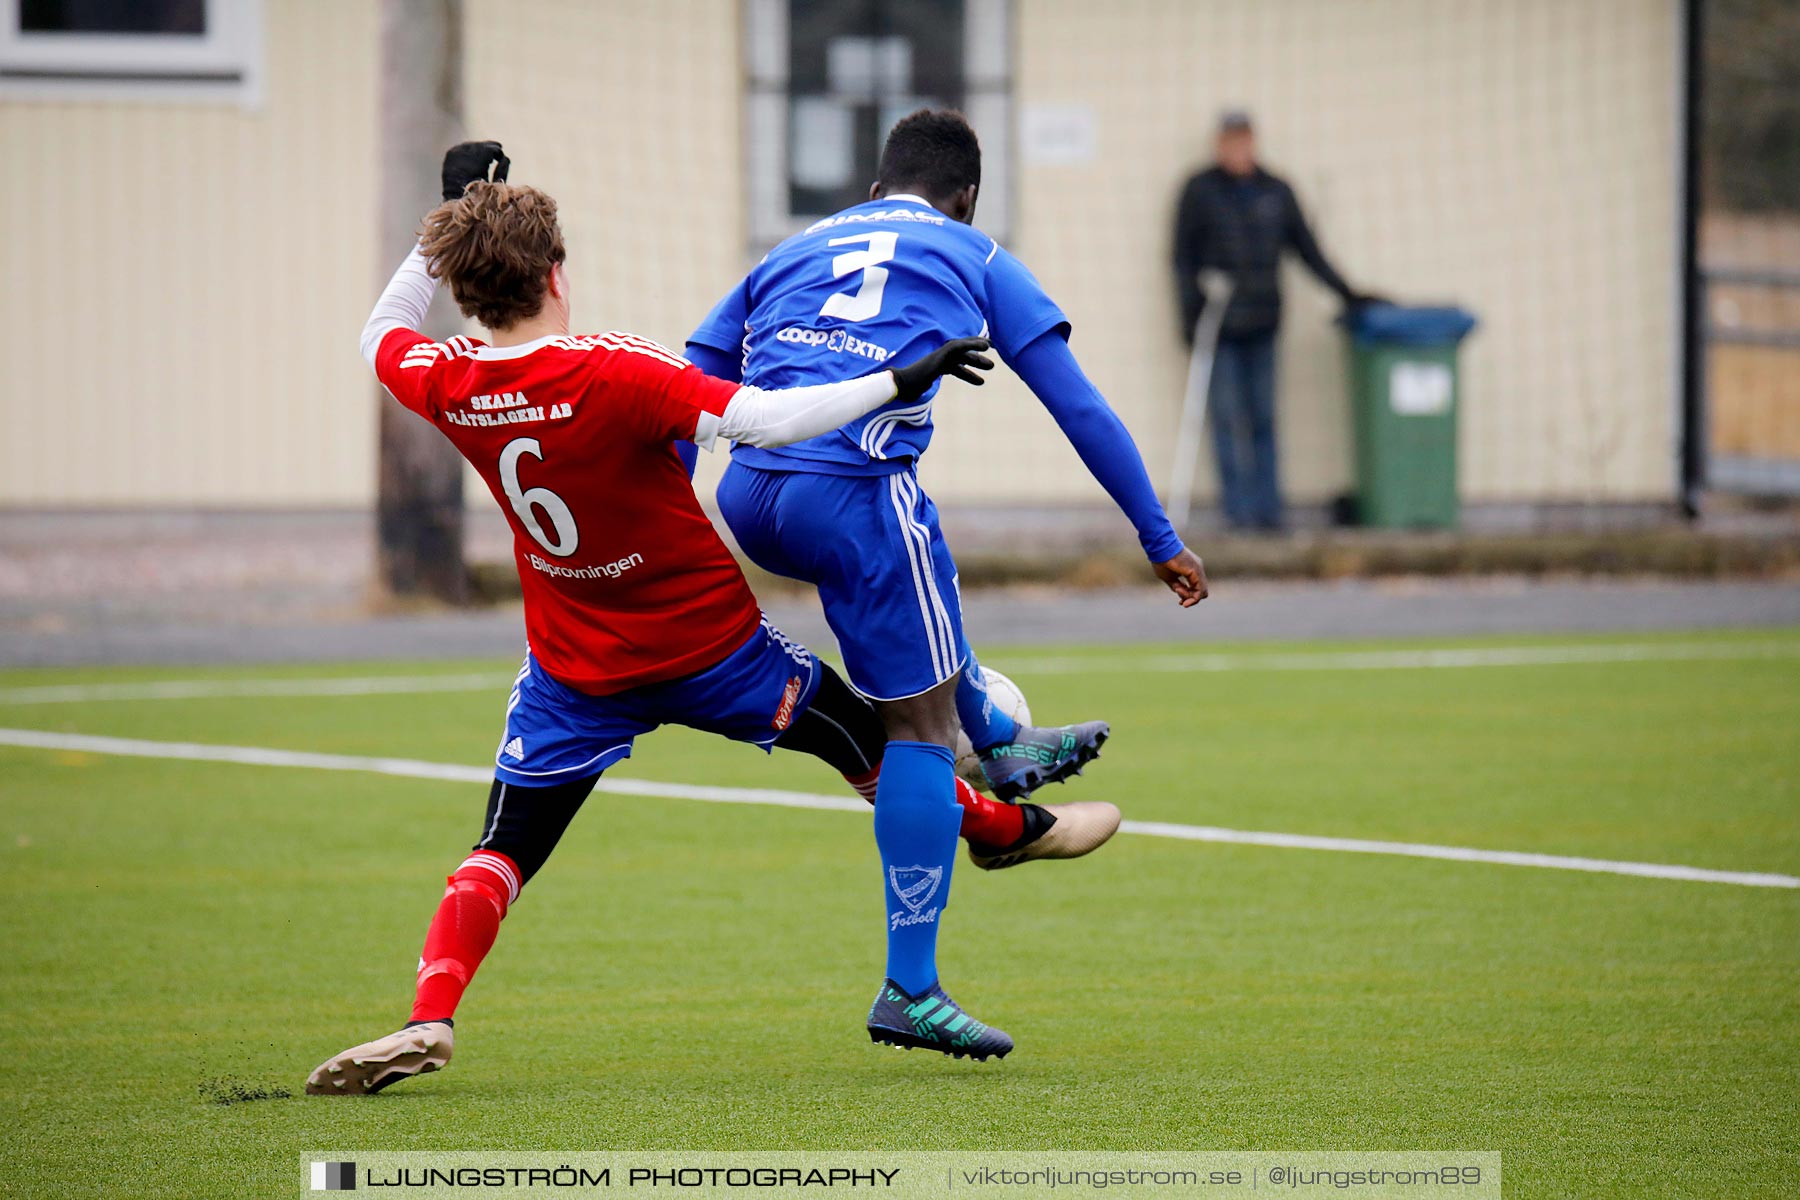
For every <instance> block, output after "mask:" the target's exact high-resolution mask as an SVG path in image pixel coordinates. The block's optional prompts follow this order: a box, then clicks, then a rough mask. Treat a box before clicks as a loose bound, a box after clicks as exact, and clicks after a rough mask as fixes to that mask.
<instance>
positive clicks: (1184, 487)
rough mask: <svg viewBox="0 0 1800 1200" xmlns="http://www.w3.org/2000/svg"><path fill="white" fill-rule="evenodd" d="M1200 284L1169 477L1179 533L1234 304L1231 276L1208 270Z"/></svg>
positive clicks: (1190, 504) (1185, 516)
mask: <svg viewBox="0 0 1800 1200" xmlns="http://www.w3.org/2000/svg"><path fill="white" fill-rule="evenodd" d="M1199 284H1200V294H1201V295H1202V296H1204V297H1206V303H1205V305H1204V306H1202V308H1201V309H1200V319H1199V320H1197V321H1195V322H1194V352H1193V354H1192V355H1190V356H1189V358H1188V376H1187V394H1186V395H1185V396H1183V397H1182V400H1181V421H1180V423H1179V424H1178V425H1177V426H1176V427H1175V466H1174V469H1173V470H1172V471H1171V472H1170V473H1169V520H1171V521H1173V522H1174V523H1175V528H1176V529H1177V530H1181V529H1184V528H1186V527H1187V520H1188V509H1190V508H1192V507H1193V503H1194V466H1195V464H1196V462H1197V461H1198V460H1199V458H1200V434H1201V432H1202V430H1204V429H1205V427H1206V394H1207V391H1208V390H1209V388H1210V387H1211V385H1212V372H1213V358H1214V356H1215V351H1217V349H1218V346H1219V327H1220V325H1222V324H1223V323H1224V321H1225V306H1226V305H1227V304H1229V303H1230V302H1231V276H1229V275H1227V274H1226V273H1225V272H1223V271H1220V270H1217V269H1215V268H1212V267H1208V268H1207V269H1206V270H1204V271H1202V272H1200V275H1199Z"/></svg>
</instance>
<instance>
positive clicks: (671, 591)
mask: <svg viewBox="0 0 1800 1200" xmlns="http://www.w3.org/2000/svg"><path fill="white" fill-rule="evenodd" d="M375 374H376V377H377V378H379V379H380V380H381V382H382V383H383V384H384V385H385V386H386V387H387V389H388V391H390V392H392V393H393V394H394V397H395V399H397V400H399V401H400V403H402V404H404V405H405V406H406V407H407V408H410V409H412V410H413V411H414V412H416V413H418V414H419V415H420V416H422V417H425V418H426V419H427V420H429V421H431V422H432V423H433V424H434V425H436V426H437V427H438V428H439V429H441V430H443V432H444V435H445V436H446V437H448V438H449V439H450V441H451V442H452V443H454V444H455V446H456V448H457V449H458V450H459V451H461V452H462V455H463V457H464V458H466V459H468V460H469V462H471V463H472V464H474V466H475V469H476V470H477V471H479V472H480V473H481V478H482V480H483V481H484V482H486V484H487V485H488V490H489V491H491V492H492V493H493V494H494V499H495V500H496V501H498V502H499V504H500V507H501V509H502V511H504V512H505V513H506V519H507V521H508V522H510V523H511V525H512V530H513V556H514V558H515V559H516V560H517V562H518V567H519V582H520V584H521V585H522V586H523V588H524V593H525V631H526V635H527V637H528V638H529V640H530V644H531V650H532V653H533V654H535V655H536V656H537V659H538V662H539V663H541V664H542V665H543V668H544V669H545V670H546V671H548V672H549V673H550V675H551V676H552V677H554V678H555V679H558V680H560V681H561V682H563V683H566V684H568V685H569V686H570V687H572V688H576V689H578V690H580V691H584V692H588V693H591V694H594V695H606V694H608V693H610V692H617V691H622V690H624V689H625V688H629V687H635V686H637V685H639V684H645V683H655V682H657V681H659V680H664V679H673V678H675V677H676V676H679V675H687V674H690V673H692V672H694V671H698V670H702V669H704V668H706V667H709V666H711V665H712V664H714V663H716V662H718V661H719V660H720V659H723V658H724V657H725V656H726V655H728V654H730V653H731V652H732V651H733V650H735V649H737V648H738V646H740V645H742V644H743V643H744V641H745V640H746V639H748V638H749V637H750V635H751V634H752V633H753V632H755V630H756V627H757V624H758V622H759V620H760V619H761V614H760V610H759V609H758V607H757V603H756V597H755V596H753V595H752V594H751V592H750V585H749V584H748V583H746V582H745V581H744V575H743V572H742V571H740V570H739V569H738V565H737V561H736V560H735V559H733V558H732V557H731V552H730V551H728V550H727V549H726V548H725V544H724V543H723V542H722V541H720V540H719V535H718V533H717V532H716V531H715V530H714V529H713V525H712V522H711V521H709V520H708V519H707V517H706V514H705V513H704V512H703V511H702V510H701V508H700V502H699V501H698V500H697V499H696V498H695V496H694V488H693V484H692V482H691V481H690V480H689V479H688V474H687V470H686V469H685V468H684V467H683V466H682V463H681V460H680V458H679V457H677V455H676V453H675V449H674V446H673V444H672V443H674V442H675V441H677V440H681V439H687V438H692V437H693V436H694V433H695V427H696V425H697V423H698V421H699V418H700V414H701V413H702V412H709V413H713V414H715V415H718V414H722V413H723V412H724V411H725V406H726V404H727V403H728V402H729V401H730V400H731V397H732V395H733V394H734V393H735V392H736V391H737V385H736V384H732V383H726V382H724V381H722V380H718V379H713V378H711V377H709V376H708V375H706V374H705V373H703V372H702V371H701V370H700V369H699V368H697V367H695V366H693V365H692V364H691V363H689V362H688V361H687V360H686V359H684V358H682V357H680V356H679V355H677V354H675V353H673V352H671V351H669V350H665V349H664V348H663V347H661V346H659V345H657V344H656V343H655V342H651V341H646V340H644V339H643V338H636V337H632V336H630V335H629V334H623V333H603V334H599V335H597V336H592V337H572V336H564V337H550V338H542V339H539V340H538V341H535V342H527V343H525V344H524V345H520V346H505V347H497V346H489V345H486V344H484V343H482V342H479V341H476V340H475V339H473V338H466V337H453V338H451V339H449V340H448V341H446V342H433V341H431V340H430V339H429V338H427V337H425V336H424V335H423V334H420V333H416V332H414V331H413V330H410V329H394V330H390V331H389V332H388V334H387V336H385V337H384V338H382V340H381V348H380V351H379V352H378V353H377V354H376V357H375Z"/></svg>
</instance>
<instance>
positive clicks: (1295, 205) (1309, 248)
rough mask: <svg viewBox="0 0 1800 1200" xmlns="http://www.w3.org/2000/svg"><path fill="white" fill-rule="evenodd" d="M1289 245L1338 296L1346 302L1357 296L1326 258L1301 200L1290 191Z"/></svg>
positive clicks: (1321, 281)
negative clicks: (1308, 221) (1301, 207)
mask: <svg viewBox="0 0 1800 1200" xmlns="http://www.w3.org/2000/svg"><path fill="white" fill-rule="evenodd" d="M1287 240H1288V245H1290V246H1292V247H1293V248H1294V253H1295V254H1298V255H1299V256H1300V261H1301V262H1303V263H1305V264H1306V269H1307V270H1309V271H1311V272H1312V273H1313V275H1314V276H1316V277H1317V278H1318V280H1319V282H1320V283H1322V284H1324V285H1325V286H1326V287H1328V288H1330V289H1331V290H1332V291H1334V292H1336V293H1337V294H1338V298H1339V299H1341V300H1343V301H1344V302H1345V303H1346V304H1348V303H1350V302H1352V301H1353V300H1354V299H1355V298H1356V293H1355V292H1354V291H1353V290H1352V289H1351V287H1350V285H1349V284H1348V283H1345V282H1344V277H1343V276H1342V275H1339V274H1338V273H1337V268H1336V267H1334V266H1332V265H1331V263H1330V262H1329V261H1328V260H1327V259H1326V257H1325V252H1324V251H1323V250H1321V249H1319V241H1318V239H1317V238H1315V237H1313V231H1312V226H1310V225H1308V224H1307V223H1306V214H1305V213H1303V212H1301V211H1300V201H1299V200H1298V199H1297V198H1295V196H1294V193H1293V192H1292V191H1291V190H1290V191H1289V192H1288V238H1287Z"/></svg>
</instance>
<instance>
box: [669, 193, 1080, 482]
mask: <svg viewBox="0 0 1800 1200" xmlns="http://www.w3.org/2000/svg"><path fill="white" fill-rule="evenodd" d="M1067 327H1068V319H1067V318H1066V317H1064V316H1063V313H1062V310H1061V309H1059V308H1057V306H1056V305H1055V303H1053V302H1052V301H1051V299H1050V297H1049V296H1047V295H1045V294H1044V289H1043V288H1042V287H1040V286H1039V284H1038V281H1037V280H1036V279H1034V278H1032V276H1031V272H1030V271H1027V270H1026V269H1025V265H1024V264H1023V263H1021V262H1020V261H1019V260H1018V259H1016V258H1014V257H1013V256H1012V255H1011V254H1008V253H1007V252H1006V251H1005V250H1002V249H1001V248H1000V246H999V245H998V243H996V242H995V241H994V239H993V238H990V237H989V236H987V234H985V233H982V232H981V231H980V230H978V229H975V228H973V227H971V226H968V225H964V224H962V223H961V222H959V221H954V220H952V219H951V218H949V217H947V216H945V215H944V214H943V213H941V212H939V211H938V210H937V209H935V208H933V207H931V205H929V204H927V203H926V202H925V201H923V200H921V199H919V198H918V197H916V196H889V197H886V198H884V199H881V200H871V201H869V202H868V203H866V204H858V205H856V206H855V207H854V208H847V209H845V210H844V211H843V212H840V213H838V214H837V215H836V216H833V217H827V218H825V219H824V220H822V221H820V222H818V223H817V224H815V225H813V226H812V227H811V228H809V229H807V230H805V231H804V232H802V233H798V234H795V235H794V236H793V237H791V238H789V239H787V240H786V241H785V242H782V243H781V245H779V246H777V247H775V249H773V250H771V251H770V252H769V254H768V257H766V258H764V259H763V260H762V262H761V263H759V264H757V266H756V268H755V269H754V270H753V271H751V272H750V274H749V275H747V276H746V277H745V278H744V280H743V281H742V282H741V283H739V284H738V285H737V287H735V288H733V289H732V290H731V292H730V293H729V294H727V295H726V297H725V298H724V299H723V300H721V301H719V303H718V304H717V305H716V306H715V307H714V308H713V310H712V312H710V313H708V314H707V317H706V320H704V321H702V322H701V323H700V327H699V328H698V329H696V330H695V331H694V333H693V336H691V337H690V338H689V339H688V340H689V341H690V342H695V343H698V344H700V345H703V346H711V347H713V348H714V349H717V350H722V351H726V352H728V353H736V352H738V351H739V350H740V349H741V350H742V353H743V363H744V369H743V382H745V383H747V384H751V385H753V386H755V387H760V388H786V387H799V386H801V385H804V384H813V383H829V382H836V381H839V380H844V379H854V378H856V377H857V376H859V375H867V374H868V373H869V372H871V371H875V370H879V369H881V368H882V367H883V366H899V365H900V364H902V363H907V362H911V361H912V360H914V359H916V358H919V357H920V356H922V355H924V354H926V353H929V352H930V351H932V350H935V349H936V348H937V347H938V346H940V345H942V344H943V343H944V342H946V341H948V340H949V339H951V338H959V337H975V336H977V335H981V336H985V337H987V338H989V339H991V340H992V342H993V343H994V348H995V349H996V350H998V351H999V352H1000V355H1001V357H1003V358H1009V359H1010V358H1012V357H1013V356H1015V355H1016V354H1017V353H1018V352H1019V351H1021V350H1023V349H1024V348H1025V347H1026V346H1028V345H1030V344H1031V343H1032V342H1033V341H1035V340H1036V339H1037V338H1039V337H1041V336H1042V335H1043V334H1045V333H1046V332H1048V331H1050V330H1052V329H1058V328H1061V329H1064V330H1065V331H1066V329H1067ZM936 390H937V389H936V386H935V385H933V388H932V390H931V391H929V392H927V393H926V394H925V395H924V396H923V397H921V398H920V399H918V400H909V401H905V402H902V401H898V400H896V401H894V402H893V403H891V404H888V405H886V406H885V407H883V408H878V409H876V410H875V411H874V412H872V413H870V414H869V415H867V416H865V417H862V418H861V419H859V420H856V421H853V422H851V423H850V424H848V425H845V426H844V427H843V428H841V429H839V430H837V431H836V432H833V433H827V434H822V435H821V436H819V437H816V438H811V439H809V440H807V441H804V442H799V443H796V444H795V445H792V446H784V447H782V448H780V449H775V450H764V449H759V448H757V447H754V446H739V447H737V449H736V451H735V452H734V453H735V454H736V456H737V459H738V460H739V461H741V462H744V463H746V464H747V465H750V466H757V467H764V468H770V469H774V470H788V471H814V472H822V473H826V474H835V475H866V474H888V473H891V472H894V471H900V470H904V469H906V468H907V467H909V466H910V465H912V462H913V460H915V459H917V458H918V457H919V456H920V455H921V454H923V453H924V452H925V447H926V446H927V445H929V444H930V442H931V402H932V396H933V394H934V393H935V392H936Z"/></svg>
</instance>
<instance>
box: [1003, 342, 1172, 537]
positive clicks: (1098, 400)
mask: <svg viewBox="0 0 1800 1200" xmlns="http://www.w3.org/2000/svg"><path fill="white" fill-rule="evenodd" d="M1007 365H1008V366H1010V367H1012V369H1013V370H1014V371H1016V372H1017V373H1018V375H1019V378H1021V379H1023V380H1024V381H1025V385H1026V386H1027V387H1029V388H1030V389H1031V391H1032V394H1033V395H1035V396H1036V397H1037V398H1038V400H1039V402H1040V403H1042V404H1043V406H1044V407H1045V408H1046V409H1048V410H1049V411H1050V416H1051V417H1052V418H1053V419H1054V420H1055V421H1056V423H1057V425H1058V426H1059V427H1060V428H1061V429H1062V431H1063V436H1064V437H1066V438H1068V439H1069V444H1070V445H1071V446H1074V447H1075V453H1076V454H1078V455H1080V456H1081V461H1082V462H1083V463H1084V464H1085V465H1086V466H1087V469H1088V471H1089V473H1091V474H1092V475H1093V477H1094V478H1095V479H1096V480H1097V481H1098V482H1099V484H1100V486H1101V487H1103V488H1105V489H1106V494H1107V495H1109V496H1111V497H1112V499H1113V503H1114V504H1117V505H1118V506H1119V508H1120V509H1121V510H1122V511H1123V512H1124V513H1125V515H1126V517H1128V518H1129V519H1130V520H1131V524H1132V526H1133V527H1135V528H1136V529H1137V535H1138V543H1139V544H1140V545H1141V546H1143V548H1144V554H1145V555H1146V556H1148V557H1149V559H1150V561H1151V562H1167V561H1168V560H1169V559H1171V558H1174V557H1175V556H1176V555H1177V554H1179V553H1181V546H1182V542H1181V535H1180V534H1178V533H1176V532H1175V527H1174V526H1173V525H1171V524H1170V523H1169V518H1168V516H1167V515H1166V514H1165V513H1164V512H1163V507H1162V502H1161V501H1160V500H1158V499H1157V498H1156V488H1155V487H1153V486H1152V485H1151V483H1150V473H1149V472H1148V471H1146V470H1145V469H1144V458H1143V456H1142V455H1141V454H1139V453H1138V448H1137V443H1136V442H1134V441H1132V440H1131V432H1130V431H1129V430H1127V429H1126V428H1125V422H1123V421H1121V420H1119V414H1117V413H1115V412H1114V411H1113V410H1112V406H1111V405H1109V404H1107V402H1106V397H1104V396H1102V395H1101V394H1100V389H1099V388H1097V387H1095V386H1094V385H1093V383H1092V381H1090V380H1089V379H1088V377H1087V376H1086V375H1085V374H1084V373H1083V372H1082V370H1081V364H1080V363H1078V362H1076V361H1075V354H1074V352H1073V351H1071V350H1070V349H1069V341H1068V338H1067V337H1066V336H1065V335H1064V333H1063V331H1062V330H1061V329H1052V330H1050V331H1049V332H1048V333H1046V334H1044V335H1043V336H1041V337H1039V338H1037V339H1035V340H1034V341H1033V342H1032V343H1031V344H1030V345H1029V346H1026V347H1025V349H1023V350H1021V351H1020V352H1019V353H1018V354H1016V355H1014V356H1013V357H1012V358H1011V359H1009V360H1007Z"/></svg>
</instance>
